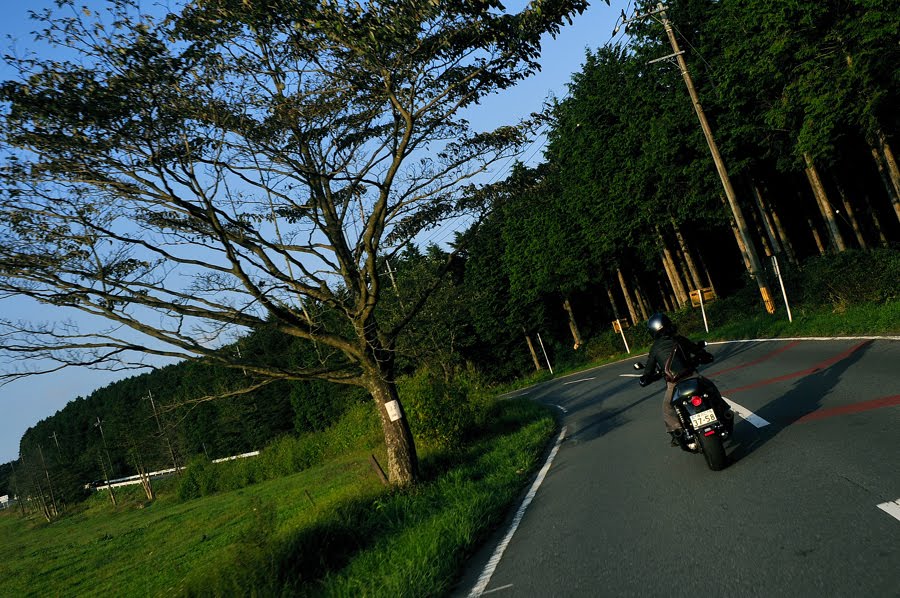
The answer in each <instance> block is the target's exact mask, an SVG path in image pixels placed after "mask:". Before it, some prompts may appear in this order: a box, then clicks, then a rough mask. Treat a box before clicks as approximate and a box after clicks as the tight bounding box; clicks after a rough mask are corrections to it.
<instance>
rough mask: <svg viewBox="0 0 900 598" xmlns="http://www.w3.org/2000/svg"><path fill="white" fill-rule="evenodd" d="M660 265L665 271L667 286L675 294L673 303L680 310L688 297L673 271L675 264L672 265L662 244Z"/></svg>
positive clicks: (669, 255) (668, 253)
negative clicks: (667, 278)
mask: <svg viewBox="0 0 900 598" xmlns="http://www.w3.org/2000/svg"><path fill="white" fill-rule="evenodd" d="M662 263H663V268H664V269H665V271H666V276H668V277H669V284H670V285H671V286H672V291H673V292H674V293H675V302H676V303H677V304H678V307H679V308H680V307H682V306H684V305H685V304H687V302H688V299H689V297H688V296H687V293H686V292H685V290H684V284H682V282H681V278H680V277H679V276H678V272H677V271H676V270H675V264H674V263H672V256H671V254H670V252H669V249H668V248H667V247H666V246H665V244H663V255H662Z"/></svg>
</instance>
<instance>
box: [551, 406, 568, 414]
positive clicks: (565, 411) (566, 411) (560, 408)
mask: <svg viewBox="0 0 900 598" xmlns="http://www.w3.org/2000/svg"><path fill="white" fill-rule="evenodd" d="M554 407H556V408H557V409H559V410H560V411H562V412H563V413H568V412H569V410H568V409H566V408H565V407H563V406H562V405H554Z"/></svg>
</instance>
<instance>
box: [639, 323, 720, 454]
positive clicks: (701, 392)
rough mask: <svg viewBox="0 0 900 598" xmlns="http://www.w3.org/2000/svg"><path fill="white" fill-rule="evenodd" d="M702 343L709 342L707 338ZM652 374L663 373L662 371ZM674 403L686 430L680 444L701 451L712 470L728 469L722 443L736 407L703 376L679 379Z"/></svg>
mask: <svg viewBox="0 0 900 598" xmlns="http://www.w3.org/2000/svg"><path fill="white" fill-rule="evenodd" d="M699 344H700V346H701V347H705V346H706V342H705V341H700V343H699ZM695 365H699V364H695ZM634 369H636V370H642V369H644V364H642V363H636V364H634ZM653 375H654V376H659V377H660V378H661V377H662V373H661V372H659V371H657V372H654V374H653ZM672 406H673V407H674V408H675V413H677V414H678V419H679V420H680V421H681V428H682V430H683V431H684V433H683V435H682V436H681V438H680V439H679V446H681V448H682V449H683V450H685V451H687V452H689V453H701V452H702V453H703V456H704V457H705V458H706V463H707V464H708V465H709V468H710V469H711V470H713V471H719V470H722V469H725V467H726V466H727V465H728V456H727V455H726V454H725V446H724V444H723V443H724V441H725V439H726V438H728V437H729V436H731V435H732V434H733V433H734V411H732V410H731V409H730V408H729V407H728V403H726V402H725V399H723V398H722V394H721V393H720V392H719V389H718V388H716V385H715V384H713V383H712V381H711V380H709V379H707V378H704V377H703V376H697V377H696V378H688V379H686V380H682V381H681V382H677V383H676V384H675V391H674V392H673V393H672Z"/></svg>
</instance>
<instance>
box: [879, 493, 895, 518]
mask: <svg viewBox="0 0 900 598" xmlns="http://www.w3.org/2000/svg"><path fill="white" fill-rule="evenodd" d="M877 506H878V508H879V509H881V510H882V511H884V512H885V513H887V514H888V515H890V516H891V517H893V518H894V519H896V520H897V521H900V498H898V499H897V500H895V501H891V502H883V503H881V504H880V505H877Z"/></svg>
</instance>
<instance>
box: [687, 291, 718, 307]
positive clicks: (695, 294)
mask: <svg viewBox="0 0 900 598" xmlns="http://www.w3.org/2000/svg"><path fill="white" fill-rule="evenodd" d="M701 292H702V293H703V303H709V302H710V301H713V300H715V299H716V292H715V291H714V290H713V289H712V287H703V288H702V289H699V290H696V291H691V305H693V306H694V307H700V293H701Z"/></svg>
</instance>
